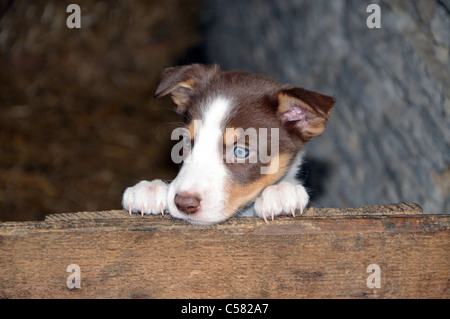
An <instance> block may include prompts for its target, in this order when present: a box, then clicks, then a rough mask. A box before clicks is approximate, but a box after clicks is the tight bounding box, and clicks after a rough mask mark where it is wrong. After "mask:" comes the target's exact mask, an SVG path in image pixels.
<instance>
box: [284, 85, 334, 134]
mask: <svg viewBox="0 0 450 319" xmlns="http://www.w3.org/2000/svg"><path fill="white" fill-rule="evenodd" d="M334 104H335V101H334V99H333V98H332V97H330V96H326V95H322V94H320V93H316V92H312V91H308V90H305V89H302V88H297V87H291V88H286V89H282V90H281V91H280V92H279V93H278V113H279V115H280V117H281V120H282V122H283V123H286V124H287V125H290V126H291V127H293V128H294V130H295V131H296V133H297V134H299V136H300V138H301V139H302V140H303V141H305V142H306V141H309V140H310V139H311V138H313V137H315V136H319V135H320V134H322V133H323V131H324V130H325V127H326V126H327V120H328V116H329V115H330V113H331V109H332V108H333V106H334Z"/></svg>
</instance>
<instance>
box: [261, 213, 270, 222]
mask: <svg viewBox="0 0 450 319" xmlns="http://www.w3.org/2000/svg"><path fill="white" fill-rule="evenodd" d="M262 218H263V219H264V221H265V222H266V224H269V222H268V221H267V217H266V214H265V213H264V212H262Z"/></svg>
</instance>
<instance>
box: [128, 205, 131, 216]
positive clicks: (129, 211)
mask: <svg viewBox="0 0 450 319" xmlns="http://www.w3.org/2000/svg"><path fill="white" fill-rule="evenodd" d="M128 213H129V214H130V216H131V205H129V206H128Z"/></svg>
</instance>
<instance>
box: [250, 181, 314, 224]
mask: <svg viewBox="0 0 450 319" xmlns="http://www.w3.org/2000/svg"><path fill="white" fill-rule="evenodd" d="M308 200H309V195H308V193H307V192H306V190H305V188H304V187H303V186H302V185H293V184H291V183H288V182H281V183H280V184H277V185H271V186H268V187H266V188H265V189H264V191H263V192H262V193H261V196H259V197H258V198H257V199H256V201H255V206H254V209H255V211H256V214H258V216H259V217H261V218H263V219H264V220H265V221H266V222H267V216H271V217H272V220H273V219H274V217H275V216H279V215H289V214H290V215H292V216H294V217H295V213H296V212H299V213H300V215H301V214H303V209H304V208H305V207H306V205H307V204H308Z"/></svg>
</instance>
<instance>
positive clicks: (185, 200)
mask: <svg viewBox="0 0 450 319" xmlns="http://www.w3.org/2000/svg"><path fill="white" fill-rule="evenodd" d="M175 205H176V206H177V208H178V209H179V210H180V211H182V212H183V213H185V214H188V215H190V214H195V212H196V211H197V210H198V209H199V208H200V198H198V197H197V196H194V195H192V194H189V193H180V194H176V195H175Z"/></svg>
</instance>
